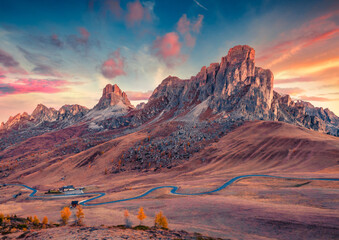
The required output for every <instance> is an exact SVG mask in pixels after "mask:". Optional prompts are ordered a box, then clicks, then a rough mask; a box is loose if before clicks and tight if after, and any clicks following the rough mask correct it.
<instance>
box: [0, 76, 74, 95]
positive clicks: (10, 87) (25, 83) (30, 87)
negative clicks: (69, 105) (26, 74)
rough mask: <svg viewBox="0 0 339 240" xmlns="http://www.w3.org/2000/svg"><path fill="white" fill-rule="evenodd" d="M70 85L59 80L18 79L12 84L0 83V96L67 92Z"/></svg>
mask: <svg viewBox="0 0 339 240" xmlns="http://www.w3.org/2000/svg"><path fill="white" fill-rule="evenodd" d="M69 84H70V83H69V82H68V81H66V80H60V79H31V78H20V79H17V80H16V81H15V82H14V83H7V82H2V81H0V96H5V95H12V94H24V93H32V92H40V93H57V92H62V91H65V90H67V88H66V87H65V86H66V85H69Z"/></svg>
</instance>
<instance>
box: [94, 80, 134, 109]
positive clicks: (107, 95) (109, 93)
mask: <svg viewBox="0 0 339 240" xmlns="http://www.w3.org/2000/svg"><path fill="white" fill-rule="evenodd" d="M118 104H123V105H126V107H128V108H131V109H132V108H134V107H133V105H132V104H131V102H130V101H129V100H128V98H127V94H126V93H125V92H123V91H121V89H120V88H119V87H118V85H116V84H114V85H112V84H107V85H106V87H105V88H104V89H103V91H102V97H101V98H100V100H99V103H98V104H97V105H96V106H95V107H94V109H104V108H107V107H109V106H116V105H118Z"/></svg>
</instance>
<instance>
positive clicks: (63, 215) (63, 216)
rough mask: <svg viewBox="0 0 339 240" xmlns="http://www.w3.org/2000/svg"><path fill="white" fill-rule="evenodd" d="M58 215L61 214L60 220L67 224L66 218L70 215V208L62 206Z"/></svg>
mask: <svg viewBox="0 0 339 240" xmlns="http://www.w3.org/2000/svg"><path fill="white" fill-rule="evenodd" d="M60 215H61V221H62V222H63V223H64V224H67V223H68V220H69V217H70V216H71V215H72V212H71V209H69V207H64V208H63V209H62V210H61V212H60Z"/></svg>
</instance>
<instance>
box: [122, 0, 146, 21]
mask: <svg viewBox="0 0 339 240" xmlns="http://www.w3.org/2000/svg"><path fill="white" fill-rule="evenodd" d="M144 15H145V10H144V7H143V6H142V5H141V3H140V2H139V0H136V1H135V2H130V3H128V4H127V15H126V20H127V23H128V25H130V26H133V25H134V24H135V23H138V22H141V21H142V20H143V18H144Z"/></svg>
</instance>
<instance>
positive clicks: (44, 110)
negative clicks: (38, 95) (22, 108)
mask: <svg viewBox="0 0 339 240" xmlns="http://www.w3.org/2000/svg"><path fill="white" fill-rule="evenodd" d="M31 116H32V118H33V119H34V121H35V122H43V121H48V122H53V121H55V120H57V119H58V111H57V110H55V109H54V108H48V107H46V106H45V105H43V104H38V106H37V107H36V108H35V109H34V111H33V113H32V115H31Z"/></svg>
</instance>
